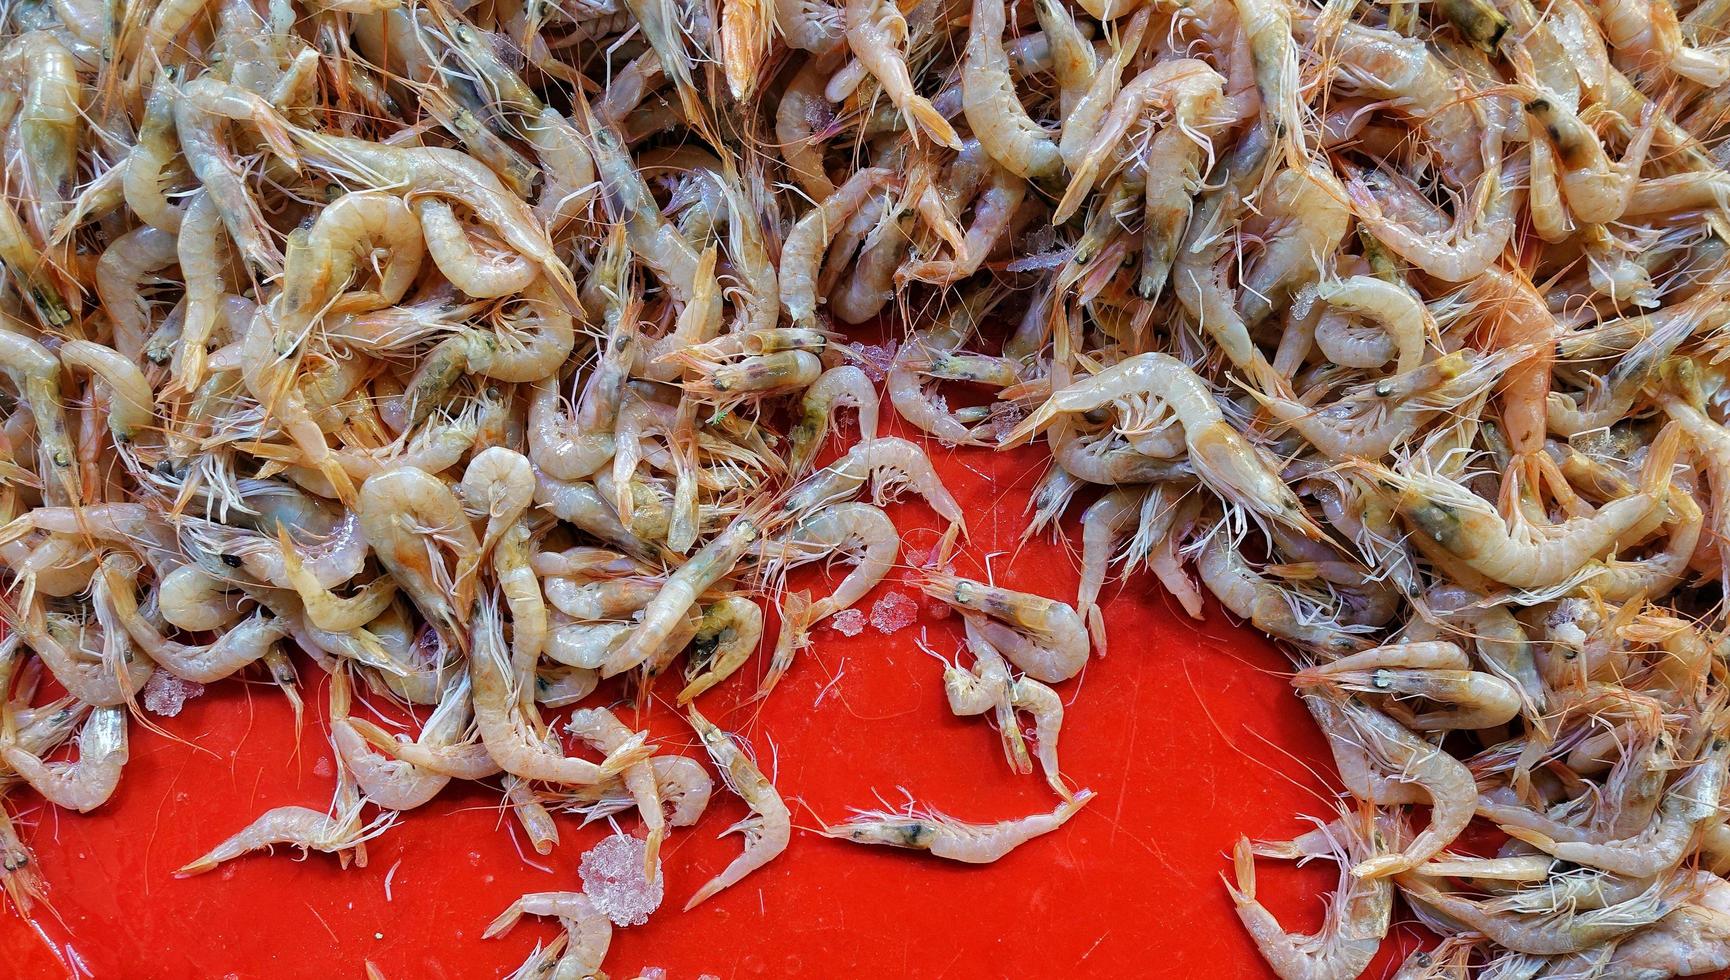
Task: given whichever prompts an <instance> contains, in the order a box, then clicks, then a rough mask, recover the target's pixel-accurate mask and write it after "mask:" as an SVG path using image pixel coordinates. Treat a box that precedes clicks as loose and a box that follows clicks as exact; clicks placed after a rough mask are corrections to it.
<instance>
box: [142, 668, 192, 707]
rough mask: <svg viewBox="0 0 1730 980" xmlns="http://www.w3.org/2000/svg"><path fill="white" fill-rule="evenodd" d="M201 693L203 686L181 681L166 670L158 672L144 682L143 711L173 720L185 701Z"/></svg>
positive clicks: (184, 704)
mask: <svg viewBox="0 0 1730 980" xmlns="http://www.w3.org/2000/svg"><path fill="white" fill-rule="evenodd" d="M203 693H204V685H203V684H199V683H196V682H193V681H187V680H181V679H180V678H178V677H176V676H174V675H173V674H170V673H169V672H168V671H166V670H159V671H156V672H155V673H153V674H151V675H150V679H149V680H147V681H145V682H144V710H146V711H148V712H150V713H151V714H153V715H161V716H162V717H164V718H173V717H174V716H175V715H177V714H180V709H181V708H183V707H185V706H186V702H187V701H189V700H191V699H192V698H195V697H198V696H199V695H200V694H203Z"/></svg>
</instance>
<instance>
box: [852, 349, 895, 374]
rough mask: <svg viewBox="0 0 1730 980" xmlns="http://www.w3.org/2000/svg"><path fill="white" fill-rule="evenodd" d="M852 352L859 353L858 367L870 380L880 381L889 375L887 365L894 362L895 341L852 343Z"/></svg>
mask: <svg viewBox="0 0 1730 980" xmlns="http://www.w3.org/2000/svg"><path fill="white" fill-rule="evenodd" d="M853 353H855V354H858V355H859V369H860V370H861V371H864V372H865V376H866V377H867V378H870V379H871V380H872V381H882V380H883V379H884V378H887V377H889V366H890V365H891V364H894V363H895V341H893V340H890V341H887V342H885V343H882V344H854V345H853Z"/></svg>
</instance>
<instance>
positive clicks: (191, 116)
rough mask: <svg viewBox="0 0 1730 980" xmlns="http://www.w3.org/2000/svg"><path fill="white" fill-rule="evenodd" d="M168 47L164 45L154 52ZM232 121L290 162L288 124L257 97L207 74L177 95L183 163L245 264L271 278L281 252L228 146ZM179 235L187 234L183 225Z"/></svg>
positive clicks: (278, 267) (277, 268) (176, 120)
mask: <svg viewBox="0 0 1730 980" xmlns="http://www.w3.org/2000/svg"><path fill="white" fill-rule="evenodd" d="M165 6H166V5H165ZM162 9H164V8H158V11H159V12H160V11H161V10H162ZM166 47H167V46H166V44H165V45H164V47H162V48H158V49H156V50H166ZM231 120H245V121H247V122H250V123H251V124H252V125H253V127H254V128H255V129H256V130H257V131H258V133H259V135H260V136H262V137H263V138H264V140H265V141H266V142H267V143H268V144H269V145H270V146H271V147H272V149H273V150H274V151H275V152H276V153H277V155H279V156H282V157H284V158H287V159H293V158H294V156H295V154H294V151H293V150H292V149H291V148H290V145H289V135H288V131H287V129H286V124H285V123H283V122H282V121H281V119H280V118H279V117H278V115H277V112H276V110H275V109H274V108H272V107H271V105H270V104H269V103H268V102H266V101H265V100H264V99H262V98H260V97H258V96H257V95H254V94H253V93H251V92H248V91H246V90H245V89H242V88H239V87H237V86H234V85H231V84H230V83H228V82H224V81H221V80H219V79H217V78H215V77H212V76H210V75H204V76H201V77H199V78H197V79H194V80H193V81H190V82H188V83H186V84H185V85H182V86H181V87H180V90H179V92H178V93H176V95H175V99H174V128H175V131H176V132H177V133H178V134H179V136H180V146H181V150H182V152H183V153H184V154H185V155H186V162H187V163H188V164H189V165H190V166H191V167H192V172H193V174H194V175H196V176H197V177H198V181H199V183H200V184H202V185H203V186H204V192H205V194H206V195H208V198H209V201H210V206H211V207H213V208H214V209H215V211H216V214H217V216H218V217H220V219H221V221H222V223H223V225H224V226H226V227H227V229H228V234H229V237H230V238H231V239H232V240H233V241H234V243H235V245H236V246H238V247H239V249H240V253H241V255H242V256H243V257H244V258H245V259H246V261H247V262H248V263H250V264H251V265H252V266H253V267H254V268H255V269H257V270H259V271H260V272H263V273H267V274H275V273H278V272H281V271H282V267H283V266H282V261H283V260H282V253H281V252H280V251H279V250H278V249H277V247H276V243H275V242H274V240H273V239H272V237H271V230H270V226H269V225H268V224H267V223H266V222H265V220H264V214H263V212H261V211H260V210H259V207H258V199H257V198H256V197H255V196H254V195H253V194H251V193H250V192H249V191H248V190H247V187H246V179H245V177H244V175H243V174H242V172H241V168H240V165H239V162H238V161H237V160H236V159H235V155H234V153H233V151H232V150H230V149H229V147H228V145H227V140H226V138H227V135H228V134H227V130H228V128H229V124H230V121H231ZM181 231H182V233H184V231H185V226H184V223H183V224H182V227H181Z"/></svg>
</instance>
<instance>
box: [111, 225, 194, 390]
mask: <svg viewBox="0 0 1730 980" xmlns="http://www.w3.org/2000/svg"><path fill="white" fill-rule="evenodd" d="M175 213H176V214H179V212H178V211H177V212H175ZM179 227H180V226H179V224H178V223H176V225H175V229H176V230H178V229H179ZM178 259H179V253H178V251H177V243H176V240H175V236H174V233H173V232H169V231H163V230H161V229H158V228H152V227H150V226H149V225H144V226H142V227H139V228H135V229H133V230H132V231H129V232H127V233H126V234H124V235H121V236H120V237H118V238H116V239H114V241H113V242H112V243H111V244H109V246H108V247H107V248H106V249H103V251H102V257H101V258H100V259H97V260H96V276H95V279H96V296H97V298H98V299H100V300H101V301H102V308H103V310H105V311H106V312H107V313H108V318H109V321H110V322H111V323H112V324H113V329H114V345H113V346H114V349H115V350H117V351H119V352H120V354H121V356H123V357H126V358H129V359H131V360H132V361H134V362H136V361H137V359H138V358H140V357H142V356H143V355H144V338H145V335H146V334H148V333H149V326H150V307H149V304H147V303H146V302H145V301H144V297H143V295H142V294H141V291H140V286H141V284H142V283H143V282H144V281H145V280H146V279H148V278H149V277H150V274H151V273H154V272H157V271H159V270H161V269H164V268H166V267H168V266H170V265H173V264H174V263H175V262H176V261H178Z"/></svg>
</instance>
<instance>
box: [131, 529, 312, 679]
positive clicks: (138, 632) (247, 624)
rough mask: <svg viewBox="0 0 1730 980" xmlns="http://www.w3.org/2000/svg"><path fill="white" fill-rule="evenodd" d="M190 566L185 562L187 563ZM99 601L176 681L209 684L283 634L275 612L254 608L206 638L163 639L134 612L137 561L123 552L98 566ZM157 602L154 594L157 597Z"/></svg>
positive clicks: (284, 628)
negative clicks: (197, 640)
mask: <svg viewBox="0 0 1730 980" xmlns="http://www.w3.org/2000/svg"><path fill="white" fill-rule="evenodd" d="M189 567H190V566H189ZM98 575H99V582H98V591H99V598H100V599H101V602H99V603H98V605H97V609H98V611H99V612H100V611H102V610H103V609H104V607H106V608H107V609H108V610H110V613H109V615H111V616H112V618H113V619H114V621H115V624H116V626H117V627H118V628H120V629H122V630H124V631H125V633H126V635H127V636H128V637H130V638H131V640H132V642H133V643H135V644H137V645H138V648H139V649H140V650H142V651H144V653H145V655H146V656H148V657H149V658H150V660H151V661H152V662H153V663H155V664H156V665H157V666H159V667H161V668H162V669H163V670H166V671H168V672H169V673H170V674H172V675H174V676H175V677H178V678H180V679H181V680H185V681H191V682H193V683H195V684H212V683H215V682H216V681H219V680H221V679H222V678H224V677H228V676H230V675H232V674H234V673H235V672H237V671H239V670H241V669H242V668H244V667H246V666H247V665H248V664H251V663H256V662H257V661H259V660H260V659H262V658H263V657H264V656H265V655H266V654H267V653H269V652H270V650H271V648H272V647H274V646H275V645H276V643H277V641H278V640H281V639H283V638H284V637H286V636H288V635H289V632H290V630H289V627H288V624H287V623H286V622H285V621H283V620H282V619H281V618H280V617H276V616H270V615H267V614H265V613H263V612H258V613H254V614H253V615H251V616H249V617H247V618H246V619H244V620H242V621H240V622H239V623H238V624H235V625H233V626H228V627H226V628H224V629H223V630H222V635H221V636H219V637H217V638H216V639H215V640H213V641H212V642H210V643H207V644H201V645H192V644H185V643H179V642H176V641H174V640H170V639H167V638H165V637H164V636H163V635H162V633H161V631H160V630H158V629H157V628H156V627H155V626H154V625H153V624H152V623H151V622H150V621H149V620H148V619H146V618H145V617H144V616H142V615H140V614H139V611H138V598H137V592H138V563H137V562H136V561H135V560H133V559H130V558H128V557H124V556H120V555H110V556H108V557H107V558H105V559H103V561H102V564H101V566H100V568H99V570H98ZM158 599H159V601H160V593H159V596H158Z"/></svg>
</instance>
